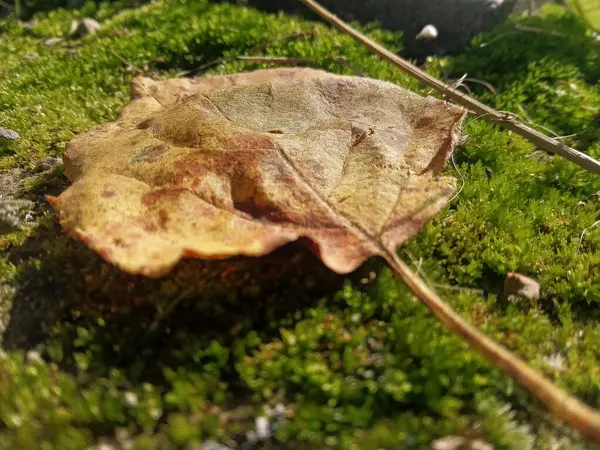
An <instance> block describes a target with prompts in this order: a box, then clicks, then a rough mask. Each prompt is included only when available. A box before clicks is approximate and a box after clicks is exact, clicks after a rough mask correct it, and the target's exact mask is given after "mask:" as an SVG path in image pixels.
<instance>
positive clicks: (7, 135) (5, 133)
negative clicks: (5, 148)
mask: <svg viewBox="0 0 600 450" xmlns="http://www.w3.org/2000/svg"><path fill="white" fill-rule="evenodd" d="M20 137H21V136H19V133H17V132H16V131H15V130H10V129H8V128H0V139H7V140H9V141H14V140H16V139H19V138H20Z"/></svg>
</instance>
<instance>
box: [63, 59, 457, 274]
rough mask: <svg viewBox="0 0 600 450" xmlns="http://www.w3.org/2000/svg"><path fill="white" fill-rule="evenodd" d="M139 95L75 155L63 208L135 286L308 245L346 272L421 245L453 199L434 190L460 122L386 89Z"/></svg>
mask: <svg viewBox="0 0 600 450" xmlns="http://www.w3.org/2000/svg"><path fill="white" fill-rule="evenodd" d="M231 86H237V87H235V88H230V87H231ZM221 88H228V89H221ZM134 93H135V95H136V96H137V99H136V100H134V101H133V102H132V104H131V105H130V106H129V107H128V108H127V109H126V110H125V111H124V112H123V114H122V115H121V117H120V118H119V120H117V121H116V122H112V123H108V124H104V125H100V126H97V127H95V128H93V129H92V130H91V131H89V132H88V133H86V134H83V135H81V136H79V137H77V138H75V139H74V140H73V141H72V142H71V143H70V144H69V147H68V150H67V152H66V154H65V157H64V159H65V173H66V174H67V176H68V177H69V179H70V180H72V181H73V182H74V184H73V186H71V187H70V188H69V189H68V190H67V191H66V192H64V193H63V194H62V195H61V196H60V197H59V198H58V199H54V200H53V203H54V206H55V207H56V209H57V211H58V212H59V215H60V221H61V223H62V225H63V226H64V227H65V228H66V229H67V230H68V231H69V232H72V233H73V234H75V235H76V236H78V237H79V238H80V239H81V240H83V241H84V242H86V243H87V244H88V245H89V246H90V247H92V248H93V249H94V250H96V251H97V252H98V253H99V254H100V255H102V256H103V257H104V258H105V259H106V260H107V261H109V262H112V263H115V264H117V265H118V266H119V267H121V268H122V269H123V270H125V271H127V272H131V273H141V274H144V275H146V276H161V275H164V274H166V273H167V272H168V271H169V270H170V269H171V268H172V267H173V266H174V265H175V264H176V263H177V262H178V261H179V260H180V259H181V258H185V257H197V258H209V259H210V258H213V259H217V258H226V257H230V256H233V255H238V254H242V255H249V256H260V255H264V254H266V253H269V252H271V251H272V250H274V249H275V248H277V247H279V246H281V245H283V244H285V243H287V242H291V241H296V240H298V239H299V238H306V240H305V241H306V242H307V243H308V245H309V246H310V247H311V249H313V250H314V251H315V253H316V254H317V255H319V257H320V258H321V259H322V260H323V262H324V263H325V264H326V265H327V266H328V267H330V268H331V269H333V270H334V271H336V272H339V273H346V272H350V271H352V270H354V269H356V268H357V267H358V266H359V265H360V264H361V263H362V262H363V261H364V260H365V259H367V258H368V257H370V256H372V255H383V253H385V252H386V251H390V250H393V249H394V248H395V246H396V245H398V244H399V243H401V242H404V241H406V240H407V239H408V238H410V237H411V236H413V235H414V234H416V233H417V232H418V231H419V230H420V229H421V227H422V226H423V225H424V224H425V223H426V222H427V221H428V220H429V219H430V218H431V217H432V216H433V215H435V214H436V213H437V212H438V211H439V210H440V209H441V208H442V207H443V206H444V205H445V203H446V202H447V200H448V198H449V197H450V196H451V195H452V193H453V191H454V180H453V179H448V178H442V177H438V176H437V175H438V173H439V172H440V170H441V168H442V166H443V165H444V163H445V162H446V160H447V159H448V157H449V155H450V153H451V151H452V150H453V146H454V143H455V142H456V139H457V138H458V135H459V130H460V124H461V121H462V118H463V116H464V114H465V112H464V110H463V109H461V108H458V107H456V106H452V105H450V104H447V103H445V102H442V101H439V100H436V99H433V98H427V99H425V98H422V97H419V96H418V95H416V94H413V93H411V92H408V91H406V90H404V89H401V88H399V87H398V86H396V85H393V84H391V83H387V82H383V81H378V80H372V79H365V78H358V77H344V76H336V75H332V74H327V73H325V72H321V71H315V70H310V69H292V70H290V69H287V70H285V69H277V70H268V71H257V72H252V73H248V74H238V75H234V76H227V77H214V78H207V79H200V80H191V81H190V80H168V81H165V82H153V81H151V80H149V79H137V80H136V81H135V83H134Z"/></svg>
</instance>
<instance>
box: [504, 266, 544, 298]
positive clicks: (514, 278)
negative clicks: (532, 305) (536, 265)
mask: <svg viewBox="0 0 600 450" xmlns="http://www.w3.org/2000/svg"><path fill="white" fill-rule="evenodd" d="M510 297H518V298H522V299H525V300H529V301H532V302H533V301H537V300H539V298H540V284H539V283H538V282H537V281H535V280H534V279H532V278H529V277H526V276H525V275H522V274H520V273H516V272H509V273H508V274H507V275H506V279H505V280H504V298H510Z"/></svg>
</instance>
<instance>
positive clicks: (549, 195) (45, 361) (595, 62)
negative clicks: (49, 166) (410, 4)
mask: <svg viewBox="0 0 600 450" xmlns="http://www.w3.org/2000/svg"><path fill="white" fill-rule="evenodd" d="M124 6H125V3H123V2H112V3H106V2H104V3H102V2H101V3H93V2H88V3H85V5H84V6H82V7H81V8H80V9H79V10H75V11H67V10H63V9H53V10H50V11H47V12H41V13H38V14H37V15H36V16H34V20H33V21H32V22H31V23H32V24H33V27H25V26H24V25H23V24H22V23H20V22H18V21H16V20H14V19H11V18H8V19H3V20H2V21H1V22H0V32H1V34H0V61H1V63H0V78H1V83H0V124H1V126H2V127H6V128H11V129H14V130H17V131H18V132H19V133H20V134H21V139H19V140H17V141H14V142H10V143H8V142H7V141H2V142H1V143H0V168H1V169H2V171H3V172H2V174H1V175H0V176H3V177H4V178H5V179H8V177H15V174H20V176H17V177H16V178H15V179H16V181H15V182H14V183H5V185H3V186H5V187H4V189H5V192H2V194H3V195H13V196H16V197H20V198H27V199H31V200H33V201H34V202H35V204H36V210H35V216H34V221H33V223H32V224H31V225H29V226H28V227H27V228H26V229H25V230H23V231H19V232H15V233H12V234H9V235H5V236H1V237H0V250H1V251H2V253H1V254H0V297H2V299H1V302H0V310H1V311H3V313H2V316H1V318H2V324H3V326H4V328H5V330H4V339H3V345H4V351H2V353H0V420H1V421H2V423H3V425H2V426H1V427H0V447H2V448H7V449H33V448H41V449H54V448H56V449H82V448H88V447H90V446H91V447H93V446H98V445H99V444H100V443H103V442H104V443H110V444H111V445H113V446H114V447H115V448H136V449H163V448H165V449H166V448H184V447H185V448H194V447H193V445H194V444H199V443H200V442H202V441H204V440H206V439H215V440H217V441H221V442H223V443H226V444H229V445H231V446H234V445H235V443H236V442H238V443H239V442H241V441H243V440H244V438H243V436H244V433H245V432H246V431H248V430H251V429H253V428H254V418H255V417H257V416H260V415H262V414H264V409H265V407H266V406H268V405H271V406H272V405H274V404H282V405H284V406H285V408H286V410H285V415H286V420H285V421H284V422H283V423H282V424H281V426H280V428H279V430H278V432H277V435H276V439H273V440H271V441H268V442H263V443H262V444H261V445H262V448H290V449H292V448H309V447H313V448H356V449H378V448H384V449H405V448H406V449H417V448H430V442H431V441H432V440H434V439H436V438H439V437H442V436H445V435H448V434H458V435H464V436H469V437H478V438H482V439H484V440H486V441H488V442H490V443H491V444H493V445H494V448H496V449H514V450H523V449H540V450H541V449H544V450H545V449H549V448H553V449H577V448H588V447H586V444H585V443H584V442H583V441H582V440H581V439H580V438H579V437H578V436H577V435H576V434H575V433H573V432H570V431H569V430H568V429H566V428H565V427H564V426H561V425H558V424H556V423H554V422H553V421H552V419H551V418H550V417H549V416H547V415H546V414H545V413H544V411H543V410H542V409H541V408H540V407H539V405H537V404H535V402H533V401H532V400H531V398H530V397H529V396H528V395H527V394H526V393H525V392H524V391H522V390H521V389H520V388H519V387H518V386H515V384H514V383H513V382H512V381H511V380H508V379H506V378H505V377H503V376H502V375H501V374H500V373H499V372H498V371H496V370H495V369H493V368H491V366H490V365H489V364H488V363H487V362H486V361H485V360H483V359H482V358H481V357H480V356H478V355H477V354H476V353H474V352H472V351H470V350H468V349H467V348H466V346H465V345H464V344H463V343H462V342H461V341H460V339H458V338H456V337H454V336H452V335H451V334H450V333H448V332H447V331H446V330H445V329H444V327H443V326H442V325H440V324H439V323H438V322H437V321H436V320H435V319H434V318H433V317H432V316H431V315H430V314H429V313H428V311H427V310H426V309H425V308H424V307H423V306H421V305H420V304H419V303H417V302H415V300H414V299H413V298H412V297H411V295H410V294H409V292H407V290H406V288H404V287H403V286H402V284H401V283H400V282H398V281H397V280H395V279H394V278H393V276H392V275H391V274H390V272H389V271H388V270H387V269H385V268H383V266H382V265H381V263H379V262H377V261H371V262H369V263H368V264H366V265H365V267H363V268H362V269H361V270H360V271H359V273H356V274H353V275H351V276H348V277H340V276H337V275H333V274H331V273H329V272H328V271H327V270H325V269H324V268H323V267H322V266H321V265H320V263H318V261H317V260H316V259H315V258H314V257H313V256H312V255H310V254H309V253H308V252H307V251H305V250H303V249H302V248H301V247H300V246H289V247H286V248H284V249H282V250H280V251H278V252H276V253H275V254H273V255H270V256H267V257H265V258H262V259H259V260H250V259H241V258H240V259H234V260H230V261H225V262H201V261H189V262H185V263H183V264H181V265H180V266H179V267H178V268H177V269H176V270H175V272H174V273H173V274H172V276H170V277H168V278H165V279H162V280H146V279H142V278H139V277H132V276H127V275H124V274H122V273H120V272H118V271H117V270H116V269H114V268H113V267H110V266H108V265H107V264H105V263H103V262H102V261H101V260H100V259H99V258H98V257H97V256H96V255H95V254H93V253H92V252H90V251H89V250H87V249H86V248H85V247H84V246H83V245H82V244H80V243H78V242H75V241H73V240H71V239H70V238H68V237H66V236H65V235H64V234H63V233H62V232H61V230H60V228H59V227H58V225H57V221H56V217H55V215H54V213H53V212H52V211H51V209H50V208H49V206H48V204H47V202H46V201H45V200H44V197H43V196H44V195H45V194H49V193H50V194H58V193H59V192H61V191H62V190H63V189H64V188H65V187H66V186H67V184H68V183H67V180H66V179H65V178H64V177H63V175H62V173H61V171H60V169H57V170H50V171H43V172H41V173H35V171H34V170H33V168H34V167H35V165H36V163H37V162H38V161H39V160H40V159H41V158H44V157H47V156H58V155H60V154H61V153H62V151H63V150H64V148H65V144H66V142H68V141H69V139H70V138H71V137H72V136H73V135H74V134H75V133H78V132H81V131H83V130H85V129H86V128H88V127H89V126H91V125H92V124H94V123H97V122H102V121H106V120H110V119H112V118H114V117H115V116H116V114H117V113H118V112H119V110H120V109H121V108H122V107H123V106H124V105H125V104H126V103H127V102H128V100H129V88H128V84H129V80H130V79H131V77H132V76H133V74H134V73H135V72H136V70H141V71H144V72H145V73H146V74H149V75H150V76H155V77H172V76H175V75H177V74H178V73H180V72H181V71H186V70H192V69H196V68H198V67H202V66H204V65H206V64H207V63H209V62H212V61H214V60H215V59H217V58H223V61H221V62H219V63H217V64H215V65H210V66H207V68H206V69H204V70H201V71H200V72H199V73H203V72H206V71H209V72H210V73H217V72H236V71H241V70H250V69H252V68H256V67H258V66H256V65H250V64H247V63H242V62H239V61H235V57H236V56H237V55H243V54H246V55H252V54H255V55H256V54H261V55H264V54H268V55H278V56H282V55H283V56H286V55H287V56H298V57H305V58H310V59H312V60H314V61H315V64H320V65H321V66H323V67H325V68H326V69H328V70H331V71H335V72H341V73H347V74H352V71H351V69H349V68H348V67H347V66H343V65H340V64H338V63H336V62H335V60H334V58H335V57H336V56H344V57H345V58H347V60H348V61H349V62H351V63H352V64H353V65H354V66H356V67H358V68H359V69H360V70H361V71H363V72H364V73H365V74H367V75H368V76H371V77H376V78H381V79H386V80H390V81H393V82H396V83H398V84H399V85H401V86H404V87H407V88H410V89H412V90H415V91H418V92H420V93H423V94H425V93H426V92H427V90H426V89H424V88H423V87H421V86H419V85H418V84H417V83H416V82H414V81H413V80H411V79H409V78H408V77H407V76H405V75H403V74H402V73H401V72H400V71H399V70H397V69H396V68H394V67H392V66H391V65H389V64H388V63H386V62H383V61H381V60H379V59H378V58H376V57H374V56H372V55H371V54H369V53H368V51H367V50H365V49H364V48H363V47H361V46H360V45H358V44H356V43H355V42H353V41H352V40H351V39H349V38H348V37H345V36H343V35H341V34H339V33H337V32H335V31H332V30H330V29H328V28H327V27H325V26H323V25H319V24H314V23H310V22H307V21H304V20H301V19H298V18H292V17H286V16H283V15H280V16H274V15H266V14H263V13H261V12H258V11H255V10H251V9H245V8H243V7H237V6H232V5H229V4H216V3H211V2H209V1H207V0H197V1H184V0H171V1H168V2H167V1H165V0H159V1H157V2H155V3H153V4H150V5H145V6H142V7H138V8H131V9H127V8H124ZM84 16H91V17H95V18H96V19H97V20H99V21H100V22H102V25H103V26H102V29H101V31H100V33H99V34H98V35H97V36H88V37H85V38H82V39H73V40H64V41H61V42H58V43H52V42H50V43H48V42H47V40H48V39H49V38H51V37H62V36H63V35H64V34H65V33H66V32H67V31H68V29H69V27H70V22H71V20H72V19H75V18H80V17H84ZM517 22H518V23H520V24H521V25H528V26H534V27H536V28H538V29H541V30H542V32H539V31H538V32H532V31H522V30H517V29H515V27H514V23H510V24H507V25H505V26H502V27H500V28H499V29H498V30H496V31H495V32H493V33H492V34H490V35H487V36H482V37H479V38H478V39H476V41H475V42H474V43H473V46H472V47H471V48H470V49H467V50H466V51H465V52H464V53H463V54H461V55H459V56H456V57H452V58H446V59H438V58H434V59H431V60H430V61H428V63H427V65H428V70H429V71H430V72H431V73H433V74H435V75H437V76H440V77H444V78H458V77H460V76H461V75H462V74H463V73H465V72H468V73H469V76H470V77H473V78H478V79H481V80H485V81H487V82H489V83H491V84H492V85H493V86H494V88H495V90H496V93H495V94H492V93H490V92H488V91H487V90H486V89H485V88H483V87H481V86H479V85H476V84H470V86H471V87H472V89H473V90H474V95H476V96H478V97H480V98H481V99H483V100H484V101H486V102H488V103H490V104H492V105H493V106H495V107H497V108H499V109H502V110H510V111H512V112H514V113H517V114H519V115H520V116H521V117H524V118H527V119H528V120H531V121H532V122H535V123H537V124H540V125H543V126H545V127H547V128H550V129H552V130H553V131H554V132H556V133H558V134H560V135H571V134H574V135H573V136H572V137H569V138H567V139H566V141H567V142H568V143H569V144H572V145H575V146H577V147H579V148H581V149H584V150H586V151H587V152H588V153H590V154H592V155H594V156H596V157H600V131H599V130H600V126H599V125H600V123H599V122H600V120H599V117H600V87H599V86H600V85H599V84H598V80H599V78H600V61H599V54H600V50H599V48H598V46H597V44H593V43H592V40H591V37H590V34H589V32H588V31H586V30H585V28H584V26H583V25H582V24H581V23H580V22H579V21H578V20H577V19H576V18H575V17H573V16H572V15H571V14H570V13H569V12H568V11H566V10H564V9H561V8H556V7H555V8H550V9H546V10H545V13H544V14H543V17H539V18H523V19H518V20H517ZM313 27H314V28H313ZM365 29H366V31H368V32H369V33H370V35H371V36H372V37H374V38H376V39H377V40H379V41H380V42H382V43H384V44H385V45H386V46H388V47H389V48H391V49H394V50H396V51H401V36H399V35H397V34H392V33H389V32H384V31H381V30H378V29H377V28H376V27H367V28H365ZM297 30H304V31H306V33H304V34H300V35H297V36H295V37H292V35H294V33H295V32H296V31H297ZM544 30H546V31H544ZM482 43H488V45H485V46H481V44H482ZM49 44H53V45H49ZM465 133H466V134H468V135H469V138H468V140H467V141H466V143H465V144H464V145H462V146H461V147H460V148H458V149H457V151H456V154H455V160H456V164H457V166H458V168H459V170H460V172H461V173H462V175H463V176H464V178H465V185H464V189H463V190H462V192H461V193H460V195H459V196H458V197H457V198H456V199H455V200H454V201H453V202H451V204H449V205H448V207H447V208H446V209H445V211H444V212H443V213H442V214H440V215H439V217H438V218H437V219H435V220H434V221H432V222H431V223H430V224H429V225H427V227H426V228H425V229H424V231H423V232H422V233H420V234H419V235H418V236H417V237H416V238H414V239H412V240H411V241H410V242H409V243H407V244H406V245H405V246H403V247H402V248H401V249H400V253H401V255H402V257H403V258H404V259H406V260H407V261H408V262H410V263H411V264H413V265H414V266H415V267H416V266H418V268H419V270H420V273H421V274H423V275H424V276H426V277H427V280H428V281H429V282H430V283H432V284H434V285H435V286H437V288H438V290H439V292H440V293H442V294H443V296H444V298H446V299H447V301H448V302H449V303H450V304H451V305H452V307H453V308H455V309H456V310H457V311H459V312H460V313H461V314H462V315H463V316H464V317H465V318H466V319H467V320H469V321H470V322H472V323H474V324H475V325H477V326H478V327H479V328H481V329H482V330H483V331H485V332H486V333H487V334H488V335H489V336H491V337H492V338H494V339H495V340H497V341H498V342H500V343H502V344H503V345H505V346H507V347H508V348H510V349H511V350H513V351H514V352H515V353H516V354H518V355H519V356H520V357H522V358H524V359H525V360H526V361H528V362H529V363H530V364H531V365H532V366H533V367H535V368H536V369H538V370H540V371H542V372H543V373H545V374H546V375H547V376H549V377H550V378H552V379H553V380H555V381H556V383H557V384H558V385H560V386H561V387H563V388H565V389H566V390H567V391H569V392H570V393H572V394H573V395H575V396H577V397H579V398H581V399H583V400H584V401H586V402H587V403H589V404H590V405H592V406H594V407H600V369H599V367H600V365H599V362H600V329H599V327H598V321H599V320H600V315H599V313H598V311H599V308H598V306H599V305H600V283H599V282H598V277H599V275H600V231H595V232H594V231H591V232H590V233H588V234H587V235H586V236H585V239H584V241H583V242H581V244H580V234H581V232H582V230H583V229H585V228H586V227H588V226H590V225H591V224H592V223H594V222H595V221H596V219H597V218H598V214H599V213H600V199H599V197H598V196H599V195H600V179H599V178H598V177H597V176H595V175H592V174H589V173H587V172H585V171H584V170H582V169H579V168H578V167H576V166H575V165H573V164H571V163H569V162H566V161H564V160H563V159H561V158H553V157H550V156H548V155H546V154H545V153H542V152H540V151H537V150H536V149H535V148H534V147H533V146H532V145H531V144H529V143H528V142H527V141H525V140H523V139H522V138H520V137H518V136H515V135H510V134H508V133H507V132H505V131H502V130H499V129H497V128H496V127H494V126H492V125H490V124H488V123H487V122H486V121H485V120H482V119H470V120H469V121H468V122H467V124H466V126H465ZM486 167H489V168H491V169H492V171H493V173H494V175H493V178H492V179H491V180H490V181H488V178H487V176H486V170H485V169H486ZM447 171H448V173H449V174H454V173H455V172H454V169H453V167H452V165H449V167H448V169H447ZM23 174H25V175H27V177H25V178H24V179H21V178H22V175H23ZM19 180H20V181H19ZM509 271H518V272H521V273H524V274H528V275H531V276H533V277H535V278H537V279H539V280H540V282H541V284H542V298H541V300H540V301H539V302H538V303H535V304H529V303H523V302H508V301H506V300H504V299H502V296H501V285H502V281H503V279H504V277H505V275H506V273H507V272H509ZM458 288H460V289H458ZM31 349H34V350H35V351H36V352H38V353H39V354H41V355H42V359H41V360H40V359H38V358H37V354H38V353H32V352H31V351H30V352H29V353H28V356H25V354H26V353H25V352H26V351H28V350H31ZM245 445H247V443H246V444H245ZM240 448H250V447H242V446H240Z"/></svg>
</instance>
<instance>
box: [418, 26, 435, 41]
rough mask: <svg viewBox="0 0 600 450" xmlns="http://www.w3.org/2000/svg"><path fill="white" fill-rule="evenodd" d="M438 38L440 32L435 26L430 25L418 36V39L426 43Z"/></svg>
mask: <svg viewBox="0 0 600 450" xmlns="http://www.w3.org/2000/svg"><path fill="white" fill-rule="evenodd" d="M437 37H438V30H437V28H436V27H435V26H433V25H431V24H429V25H425V26H424V27H423V29H422V30H421V31H420V32H419V34H417V36H416V39H422V40H424V41H431V40H433V39H435V38H437Z"/></svg>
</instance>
